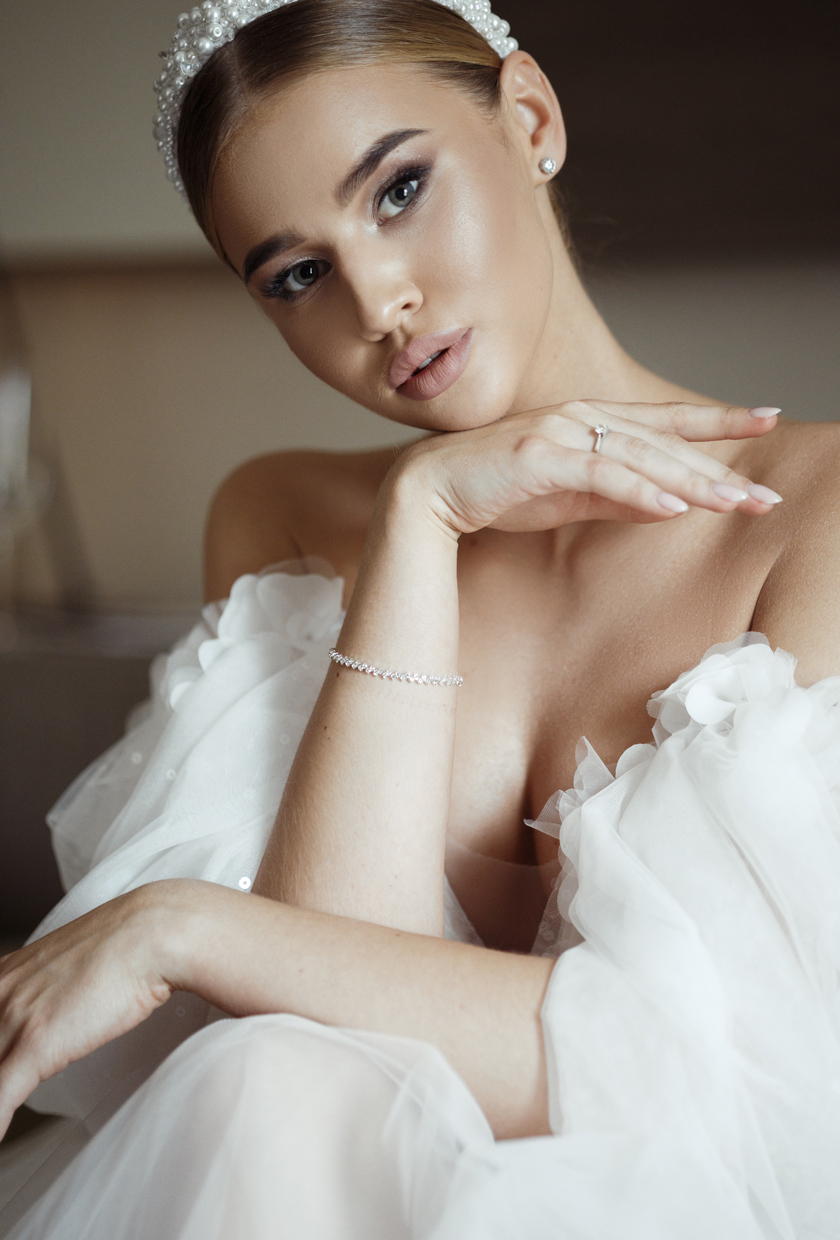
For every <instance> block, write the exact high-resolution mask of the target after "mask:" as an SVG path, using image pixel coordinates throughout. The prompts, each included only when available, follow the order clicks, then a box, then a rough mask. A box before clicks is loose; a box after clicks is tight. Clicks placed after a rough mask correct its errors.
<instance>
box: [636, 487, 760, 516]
mask: <svg viewBox="0 0 840 1240" xmlns="http://www.w3.org/2000/svg"><path fill="white" fill-rule="evenodd" d="M745 498H746V497H745ZM656 502H657V504H658V505H659V507H660V508H667V510H668V512H688V504H687V503H686V502H685V500H684V499H680V498H679V496H677V495H671V494H670V492H668V491H660V492H659V494H658V495H657V497H656Z"/></svg>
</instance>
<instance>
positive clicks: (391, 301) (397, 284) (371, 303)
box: [345, 254, 423, 343]
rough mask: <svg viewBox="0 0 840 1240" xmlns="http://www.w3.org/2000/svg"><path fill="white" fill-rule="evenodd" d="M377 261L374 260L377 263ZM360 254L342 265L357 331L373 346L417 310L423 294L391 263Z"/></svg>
mask: <svg viewBox="0 0 840 1240" xmlns="http://www.w3.org/2000/svg"><path fill="white" fill-rule="evenodd" d="M377 258H378V261H377ZM377 258H371V257H370V256H368V257H367V260H366V259H365V257H364V256H362V255H361V254H360V255H358V256H357V258H356V260H355V261H354V262H351V263H350V264H346V265H345V278H346V279H347V282H348V284H349V286H350V291H351V293H352V296H353V300H354V302H355V306H356V316H357V318H358V322H359V332H360V334H361V336H362V338H363V339H364V340H369V341H371V342H373V343H376V342H377V341H380V340H384V339H385V337H386V336H388V335H389V334H390V333H391V332H392V331H395V330H396V328H398V327H400V326H402V324H403V323H405V321H406V320H407V319H409V318H411V316H412V315H414V314H416V312H417V311H418V310H419V309H420V307H421V306H422V304H423V295H422V293H421V292H420V290H419V288H418V287H417V285H416V284H415V283H414V282H413V281H412V280H411V279H410V278H409V277H408V275H407V274H406V272H405V271H404V270H402V269H401V267H400V266H399V265H397V264H395V263H386V262H383V261H382V258H381V256H377Z"/></svg>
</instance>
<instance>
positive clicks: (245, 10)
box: [154, 0, 519, 195]
mask: <svg viewBox="0 0 840 1240" xmlns="http://www.w3.org/2000/svg"><path fill="white" fill-rule="evenodd" d="M293 3H294V0H217V2H216V3H213V0H204V3H203V4H202V5H201V7H200V8H199V7H196V8H194V9H193V10H192V11H191V12H189V13H182V14H181V16H180V17H179V18H178V29H177V31H176V32H175V37H174V39H173V40H172V46H171V47H170V49H169V51H168V52H161V56H162V58H163V60H164V61H165V62H166V67H165V69H164V71H163V73H161V75H160V77H159V78H158V79H157V81H156V82H155V92H156V94H157V98H158V114H157V116H156V117H155V127H154V135H155V138H156V139H157V146H158V150H159V151H160V152H161V154H162V155H163V160H164V163H165V164H166V175H167V177H168V178H169V180H170V181H171V182H172V183H173V185H174V186H175V188H176V189H177V190H178V192H179V193H180V194H182V195H184V186H183V183H182V181H181V177H180V174H179V172H178V160H177V158H176V155H175V134H176V131H177V128H178V117H179V115H180V112H181V104H182V102H183V99H184V94H185V93H186V89H187V86H188V85H189V83H190V80H191V79H192V78H194V77H195V75H196V74H197V73H198V71H199V69H201V68H202V66H203V65H205V64H206V63H207V61H208V60H209V59H210V57H211V56H212V55H213V53H214V52H216V51H218V49H219V48H220V47H223V46H224V45H225V43H229V42H230V41H231V39H232V38H233V37H234V35H235V34H236V32H237V30H241V29H242V27H243V26H247V25H248V23H249V22H252V21H254V20H255V18H257V17H261V16H262V15H263V13H270V12H272V10H274V9H280V8H283V6H284V5H286V4H293ZM438 3H439V4H442V5H443V6H444V8H447V9H451V10H452V12H453V13H458V14H460V16H461V17H463V18H464V20H465V21H467V22H469V24H470V25H471V26H472V27H473V29H474V30H477V31H478V33H479V34H480V35H482V36H483V38H485V39H486V40H487V42H488V43H489V44H490V46H491V47H492V48H493V50H494V51H495V52H497V53H498V54H499V56H501V58H502V60H504V58H505V57H506V56H507V55H509V54H510V52H515V51H516V49H517V47H518V46H519V44H518V43H517V42H516V39H511V38H510V37H509V36H508V31H509V30H510V26H509V25H508V23H507V22H503V21H502V20H501V18H498V17H496V16H494V14H493V13H491V11H490V0H438Z"/></svg>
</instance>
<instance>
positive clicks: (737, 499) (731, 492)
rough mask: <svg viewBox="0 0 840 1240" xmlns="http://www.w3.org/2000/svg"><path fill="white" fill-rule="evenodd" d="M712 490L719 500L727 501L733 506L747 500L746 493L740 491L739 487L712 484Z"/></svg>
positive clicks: (727, 484) (726, 484)
mask: <svg viewBox="0 0 840 1240" xmlns="http://www.w3.org/2000/svg"><path fill="white" fill-rule="evenodd" d="M712 490H713V491H714V493H715V495H719V496H720V498H721V499H727V500H729V501H730V502H731V503H733V504H740V503H741V502H742V500H745V499H748V498H749V497H748V495H747V493H746V491H742V490H741V489H740V488H739V487H731V486H730V485H729V483H728V482H713V483H712Z"/></svg>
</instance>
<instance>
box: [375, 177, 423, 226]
mask: <svg viewBox="0 0 840 1240" xmlns="http://www.w3.org/2000/svg"><path fill="white" fill-rule="evenodd" d="M419 185H420V180H419V178H408V177H406V178H405V179H404V180H402V181H397V182H396V183H395V184H394V185H392V186H391V188H390V189H389V190H388V191H387V192H386V194H385V196H384V197H383V198H382V200H381V201H380V203H379V218H380V219H386V220H390V219H393V217H394V216H395V215H399V213H400V212H401V211H404V210H405V208H406V207H407V206H408V204H409V203H410V202H411V200H412V198H413V197H414V195H415V194H416V193H417V190H418V188H419Z"/></svg>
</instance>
